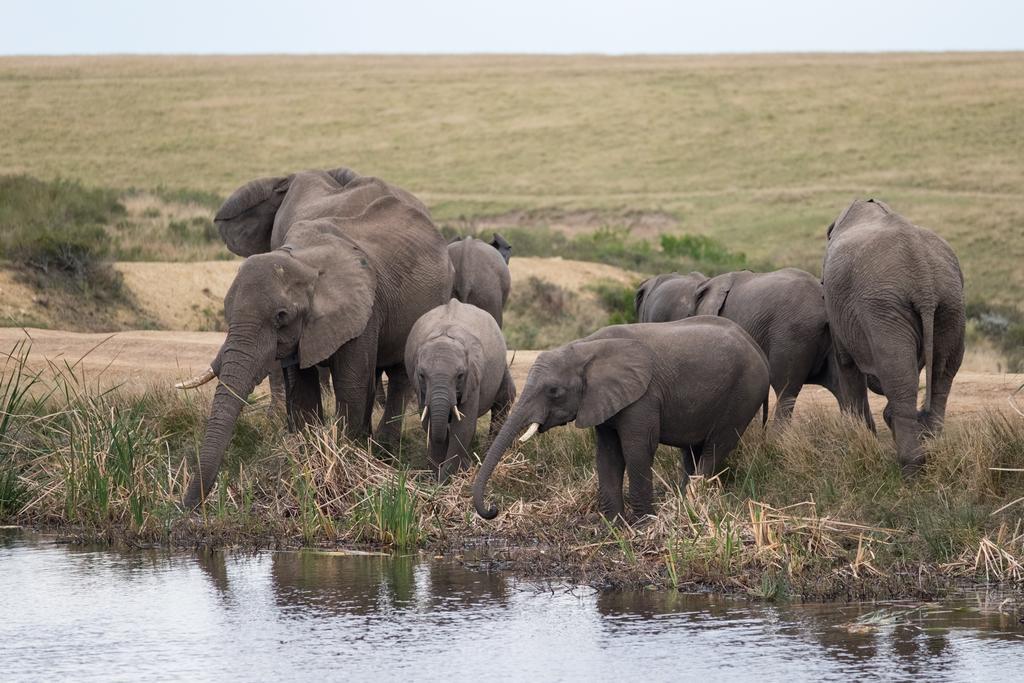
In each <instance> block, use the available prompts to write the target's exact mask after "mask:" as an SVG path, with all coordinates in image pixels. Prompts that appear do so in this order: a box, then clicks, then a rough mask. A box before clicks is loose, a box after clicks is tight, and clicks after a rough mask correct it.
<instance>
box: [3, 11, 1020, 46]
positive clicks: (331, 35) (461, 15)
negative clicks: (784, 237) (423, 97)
mask: <svg viewBox="0 0 1024 683" xmlns="http://www.w3.org/2000/svg"><path fill="white" fill-rule="evenodd" d="M1022 48H1024V2H1020V1H1019V0H971V1H964V0H932V1H930V2H929V1H926V0H887V1H881V0H859V1H854V2H834V1H832V0H815V1H810V0H760V1H758V0H702V1H691V0H676V1H675V2H673V1H671V0H633V1H632V2H619V1H616V2H603V1H602V0H589V1H587V0H504V1H502V2H493V1H489V0H359V1H352V0H334V1H333V2H328V1H323V0H245V1H244V2H242V1H239V0H227V1H224V2H219V1H217V0H174V1H172V2H166V1H161V2H150V1H149V0H134V1H127V0H78V1H75V0H0V54H4V55H39V54H45V55H51V54H103V53H155V54H180V53H201V54H224V53H226V54H246V53H406V54H408V53H494V52H497V53H502V52H512V53H580V52H585V53H605V54H635V53H734V52H741V53H742V52H877V51H921V50H925V51H942V50H1020V49H1022Z"/></svg>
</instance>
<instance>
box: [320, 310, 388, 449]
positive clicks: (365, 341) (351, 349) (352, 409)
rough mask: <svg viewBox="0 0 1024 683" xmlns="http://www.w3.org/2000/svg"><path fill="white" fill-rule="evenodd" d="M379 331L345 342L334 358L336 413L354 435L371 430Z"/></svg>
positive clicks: (350, 434) (359, 435) (332, 362)
mask: <svg viewBox="0 0 1024 683" xmlns="http://www.w3.org/2000/svg"><path fill="white" fill-rule="evenodd" d="M376 358H377V334H376V332H375V331H371V330H369V329H368V330H367V331H366V332H364V334H363V335H362V336H360V337H356V338H355V339H353V340H352V341H350V342H348V343H347V344H345V345H344V346H342V347H341V348H340V349H338V351H336V352H335V354H334V356H333V357H332V358H331V383H332V384H333V385H334V400H335V405H336V408H337V411H336V417H337V419H339V420H341V421H342V422H343V428H344V430H345V435H346V436H348V437H349V438H350V439H361V438H366V437H368V436H369V435H370V433H371V428H372V421H373V398H374V396H375V394H376V381H375V379H376V373H377V363H376Z"/></svg>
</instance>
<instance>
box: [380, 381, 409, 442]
mask: <svg viewBox="0 0 1024 683" xmlns="http://www.w3.org/2000/svg"><path fill="white" fill-rule="evenodd" d="M385 372H387V373H388V390H387V398H386V399H385V401H384V414H383V415H382V416H381V418H380V423H379V424H378V425H377V441H378V442H380V443H381V444H383V445H384V446H385V447H389V448H390V447H394V446H397V445H398V443H399V441H401V439H402V421H403V419H404V418H405V401H406V399H407V398H408V395H409V376H408V375H406V374H405V366H404V365H392V366H391V367H389V368H386V369H385ZM377 377H378V380H377V381H378V382H379V381H380V379H379V377H380V375H379V373H378V375H377ZM379 394H380V385H379V384H378V390H377V391H376V392H375V395H379Z"/></svg>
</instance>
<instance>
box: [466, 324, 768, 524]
mask: <svg viewBox="0 0 1024 683" xmlns="http://www.w3.org/2000/svg"><path fill="white" fill-rule="evenodd" d="M768 388H769V379H768V361H767V359H766V358H765V356H764V353H762V352H761V349H760V348H758V346H757V344H756V342H754V340H753V339H751V337H750V335H748V334H747V333H746V332H744V331H743V328H741V327H740V326H739V325H737V324H736V323H734V322H732V321H731V320H726V319H724V318H717V317H711V316H697V317H694V318H688V319H686V320H680V321H677V322H670V323H657V324H653V323H646V324H645V323H639V324H633V325H613V326H611V327H605V328H603V329H601V330H598V331H597V332H595V333H594V334H592V335H590V336H588V337H585V338H583V339H580V340H577V341H574V342H570V343H569V344H566V345H565V346H562V347H559V348H557V349H553V350H551V351H545V352H544V353H542V354H540V355H539V356H538V357H537V360H536V361H535V362H534V364H533V367H532V368H530V373H529V375H528V376H527V379H526V385H525V386H524V387H523V391H522V395H521V397H520V398H519V400H518V401H517V402H516V404H515V406H514V407H513V408H512V411H511V412H510V413H509V416H508V418H507V419H506V420H505V424H504V425H503V426H502V428H501V431H500V432H498V435H497V436H496V437H495V439H494V442H493V443H492V444H491V447H490V449H489V450H488V451H487V457H486V458H485V460H484V462H483V465H482V466H481V468H480V471H479V472H478V473H477V476H476V480H475V481H474V483H473V503H474V506H475V507H476V511H477V513H478V514H480V516H481V517H484V518H485V519H492V518H493V517H495V516H496V515H497V512H498V511H497V508H496V507H490V508H488V507H487V506H486V505H485V503H484V492H485V489H486V486H487V480H488V478H489V477H490V476H491V473H492V472H493V471H494V468H495V466H496V465H497V464H498V460H499V458H500V457H501V456H502V454H503V453H504V452H505V451H506V450H508V448H509V446H510V445H511V444H512V440H513V439H514V438H515V437H516V436H517V435H519V434H520V433H521V432H522V431H523V430H524V429H527V431H526V433H525V434H524V435H523V436H522V438H521V439H520V440H521V441H525V440H526V439H528V438H530V437H531V436H532V435H533V434H534V433H535V432H537V431H540V432H545V431H547V430H549V429H552V428H553V427H557V426H559V425H564V424H567V423H569V422H571V421H573V420H575V421H576V426H577V427H581V428H586V427H594V428H595V431H596V437H597V478H598V493H599V501H598V503H599V507H600V510H601V512H602V513H603V514H604V515H605V516H606V517H608V518H609V519H614V518H616V517H622V516H624V506H623V496H622V485H623V474H624V472H625V471H626V470H627V469H628V471H629V503H630V507H631V508H632V512H633V514H635V515H636V516H642V515H646V514H650V513H652V512H653V505H652V497H653V483H652V479H651V465H652V462H653V459H654V452H655V450H656V449H657V446H658V444H659V443H661V444H667V445H669V446H675V447H677V448H679V449H680V451H681V455H682V468H681V474H682V481H681V486H683V487H685V486H686V482H687V480H688V478H689V476H690V475H691V474H693V473H694V472H698V473H700V474H702V475H705V476H709V475H713V474H716V473H718V472H720V471H721V469H722V465H723V462H724V461H725V458H726V457H727V456H728V455H729V454H730V453H731V452H732V451H733V449H734V448H735V447H736V444H737V443H738V442H739V439H740V436H741V435H742V434H743V432H744V430H745V429H746V428H747V425H748V424H749V423H750V421H751V420H752V419H753V418H754V416H755V415H756V414H757V409H758V408H759V407H762V408H763V411H764V414H763V419H767V411H768Z"/></svg>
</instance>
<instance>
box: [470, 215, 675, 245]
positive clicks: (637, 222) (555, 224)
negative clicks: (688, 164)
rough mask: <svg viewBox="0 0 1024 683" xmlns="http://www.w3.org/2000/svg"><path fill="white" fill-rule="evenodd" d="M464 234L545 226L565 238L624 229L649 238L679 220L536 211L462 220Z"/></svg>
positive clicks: (664, 217)
mask: <svg viewBox="0 0 1024 683" xmlns="http://www.w3.org/2000/svg"><path fill="white" fill-rule="evenodd" d="M465 227H466V228H467V232H474V231H480V230H496V231H500V230H501V229H503V228H538V227H547V228H550V229H551V230H555V231H556V232H560V233H563V234H564V235H566V236H568V237H575V236H576V235H581V234H585V233H588V232H594V231H595V230H599V229H601V228H607V227H613V228H628V229H629V231H630V233H632V235H633V236H634V237H642V238H647V239H650V238H652V237H657V236H658V235H660V234H661V233H663V232H674V231H676V230H678V229H679V219H678V218H676V216H675V215H673V214H671V213H668V212H666V211H597V210H585V211H563V210H559V209H536V210H533V211H508V212H506V213H502V214H498V215H495V216H483V217H480V218H473V219H470V220H468V221H466V226H465Z"/></svg>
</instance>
